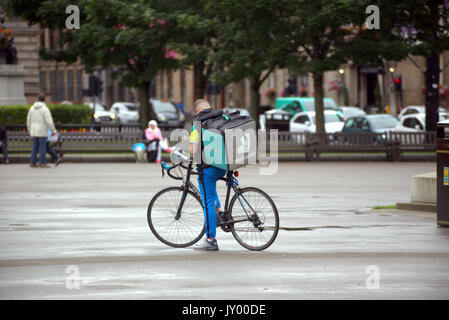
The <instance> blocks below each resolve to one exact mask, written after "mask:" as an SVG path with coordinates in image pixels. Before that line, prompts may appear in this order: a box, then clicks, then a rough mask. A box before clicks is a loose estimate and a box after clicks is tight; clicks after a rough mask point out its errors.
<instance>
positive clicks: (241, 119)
mask: <svg viewBox="0 0 449 320" xmlns="http://www.w3.org/2000/svg"><path fill="white" fill-rule="evenodd" d="M220 111H221V110H214V111H211V112H209V114H210V116H206V117H202V118H203V119H204V118H205V119H204V120H203V119H201V120H202V121H201V141H202V148H203V150H202V151H203V157H202V161H204V162H205V163H206V164H208V165H211V166H214V167H217V168H220V169H224V170H228V171H230V170H236V169H238V168H240V167H243V166H245V165H247V164H250V163H255V162H256V160H257V131H256V122H255V121H254V120H253V119H252V118H251V117H250V116H245V115H241V114H240V111H239V110H237V111H234V112H231V113H223V112H220Z"/></svg>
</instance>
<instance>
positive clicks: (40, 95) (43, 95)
mask: <svg viewBox="0 0 449 320" xmlns="http://www.w3.org/2000/svg"><path fill="white" fill-rule="evenodd" d="M37 99H38V100H39V101H41V102H45V94H43V93H41V94H39V97H38V98H37Z"/></svg>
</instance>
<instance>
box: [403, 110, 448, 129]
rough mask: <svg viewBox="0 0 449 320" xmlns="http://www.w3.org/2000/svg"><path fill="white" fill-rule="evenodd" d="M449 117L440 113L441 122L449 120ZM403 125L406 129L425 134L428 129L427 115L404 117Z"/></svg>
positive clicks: (417, 114)
mask: <svg viewBox="0 0 449 320" xmlns="http://www.w3.org/2000/svg"><path fill="white" fill-rule="evenodd" d="M448 117H449V115H447V114H444V113H440V116H439V121H443V120H446V119H448ZM401 125H402V126H403V127H405V128H409V129H414V130H415V131H417V132H423V131H425V128H426V114H425V113H416V114H409V115H406V116H403V117H402V119H401Z"/></svg>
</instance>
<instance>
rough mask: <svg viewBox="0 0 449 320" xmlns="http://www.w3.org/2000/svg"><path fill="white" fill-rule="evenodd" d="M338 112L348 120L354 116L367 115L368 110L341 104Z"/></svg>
mask: <svg viewBox="0 0 449 320" xmlns="http://www.w3.org/2000/svg"><path fill="white" fill-rule="evenodd" d="M337 112H339V113H340V114H341V116H342V117H343V119H344V120H347V119H349V118H352V117H361V116H365V115H366V112H365V111H363V110H362V109H360V108H359V107H352V106H339V107H338V108H337Z"/></svg>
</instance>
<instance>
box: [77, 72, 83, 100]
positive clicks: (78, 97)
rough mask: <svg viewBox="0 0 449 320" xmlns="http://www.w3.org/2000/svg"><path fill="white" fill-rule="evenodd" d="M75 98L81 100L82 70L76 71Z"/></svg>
mask: <svg viewBox="0 0 449 320" xmlns="http://www.w3.org/2000/svg"><path fill="white" fill-rule="evenodd" d="M76 100H78V101H83V71H82V70H77V71H76Z"/></svg>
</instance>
